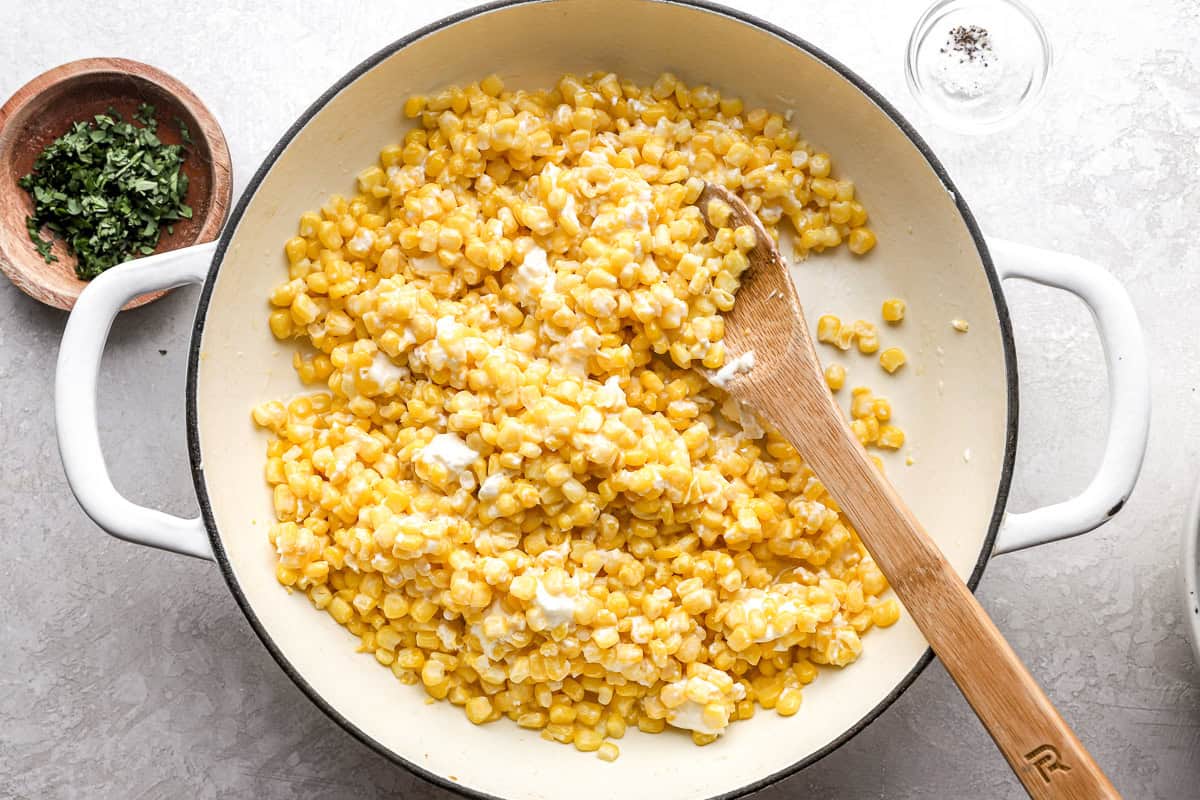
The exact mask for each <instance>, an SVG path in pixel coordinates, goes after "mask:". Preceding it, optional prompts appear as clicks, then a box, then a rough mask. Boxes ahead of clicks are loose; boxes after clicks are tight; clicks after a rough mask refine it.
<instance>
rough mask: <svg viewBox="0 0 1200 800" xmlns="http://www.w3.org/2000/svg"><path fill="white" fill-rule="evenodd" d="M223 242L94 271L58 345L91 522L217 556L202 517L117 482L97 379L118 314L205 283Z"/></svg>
mask: <svg viewBox="0 0 1200 800" xmlns="http://www.w3.org/2000/svg"><path fill="white" fill-rule="evenodd" d="M216 247H217V244H216V242H209V243H206V244H199V245H195V246H193V247H186V248H183V249H182V250H172V251H170V252H166V253H159V254H157V255H153V256H149V257H148V258H139V259H137V260H135V261H129V262H126V263H124V264H121V265H119V266H116V267H113V268H112V269H109V270H106V271H105V272H104V273H102V274H101V275H100V276H99V277H97V278H95V279H94V280H93V281H92V282H91V283H90V284H88V287H87V288H86V289H84V290H83V293H82V294H80V295H79V300H78V301H76V303H75V308H74V310H73V311H72V312H71V316H70V318H69V319H68V320H67V327H66V330H65V331H63V338H62V343H61V345H60V346H59V350H58V369H57V373H56V375H55V384H54V414H55V420H56V428H57V433H58V451H59V453H60V454H61V455H62V461H63V467H64V468H65V469H66V473H67V483H68V484H70V486H71V491H72V492H73V493H74V494H75V499H76V500H78V501H79V505H80V506H82V507H83V510H84V512H85V513H86V514H87V515H88V516H89V517H91V518H92V521H93V522H95V523H96V524H97V525H99V526H100V527H101V528H103V529H104V530H105V531H107V532H108V533H110V534H112V535H113V536H115V537H117V538H118V539H124V540H125V541H128V542H134V543H136V544H144V545H149V546H150V547H158V548H161V549H163V550H170V551H171V552H174V553H183V554H184V555H189V556H195V557H196V558H207V559H210V560H211V559H212V557H213V555H212V547H211V545H210V544H209V541H208V534H207V532H206V531H205V528H204V521H203V520H202V519H200V518H199V517H197V518H194V519H183V518H181V517H175V516H172V515H170V514H165V513H163V512H161V511H155V510H153V509H150V508H145V507H144V506H139V505H137V504H136V503H133V502H130V501H129V500H127V499H126V498H124V497H123V496H121V494H120V493H119V492H118V491H117V489H116V487H114V486H113V483H112V479H111V478H110V477H109V475H108V468H107V466H106V465H105V463H104V454H103V453H102V452H101V450H100V429H99V427H98V422H97V417H96V381H97V378H98V377H99V374H100V359H101V356H103V355H104V344H105V342H106V341H107V340H108V333H109V330H110V329H111V328H112V323H113V319H114V318H115V317H116V316H117V312H118V311H120V310H121V306H123V305H125V303H127V302H128V301H129V300H132V299H133V298H134V297H137V296H138V295H140V294H144V293H146V292H150V291H154V290H157V289H167V288H172V287H175V286H182V285H184V284H188V283H202V282H203V281H204V277H205V275H206V274H207V272H208V265H209V263H210V262H211V261H212V256H213V253H214V252H215V250H216Z"/></svg>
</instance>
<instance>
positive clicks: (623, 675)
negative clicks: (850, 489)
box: [252, 73, 903, 761]
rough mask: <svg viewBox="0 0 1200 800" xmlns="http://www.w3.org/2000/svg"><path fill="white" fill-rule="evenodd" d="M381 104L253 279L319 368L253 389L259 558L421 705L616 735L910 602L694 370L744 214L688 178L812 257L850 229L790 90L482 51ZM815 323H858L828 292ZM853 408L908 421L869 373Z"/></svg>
mask: <svg viewBox="0 0 1200 800" xmlns="http://www.w3.org/2000/svg"><path fill="white" fill-rule="evenodd" d="M402 110H403V113H404V115H405V116H406V117H407V118H408V119H410V120H412V122H411V123H410V124H411V128H410V129H409V130H408V131H407V132H406V133H405V134H404V136H403V137H402V139H401V140H399V141H395V142H391V143H388V144H387V145H386V146H385V147H384V148H383V149H382V150H381V151H380V153H379V159H378V161H377V163H375V164H371V165H367V166H366V168H365V169H363V170H362V171H360V172H358V173H357V176H356V177H357V181H356V190H357V193H356V194H354V195H353V196H345V197H343V196H333V197H330V198H329V199H328V200H327V201H326V202H325V203H324V205H322V207H321V208H320V209H318V210H315V211H312V212H309V213H306V214H304V215H303V216H302V217H301V219H300V222H299V226H298V230H297V232H296V235H294V236H292V237H290V238H288V239H287V240H286V241H285V242H284V243H283V247H282V249H283V254H282V257H281V259H280V260H281V262H285V263H282V264H281V267H282V270H283V271H284V272H285V274H284V275H282V278H284V279H283V280H281V282H280V284H279V285H278V286H276V287H275V288H274V289H273V290H272V291H271V292H270V293H269V295H268V296H267V298H265V299H267V300H268V301H269V306H268V310H267V312H266V313H267V314H268V325H269V328H270V331H271V334H272V335H273V336H274V337H275V338H276V339H278V340H281V341H290V340H293V339H295V340H296V341H297V343H298V344H299V345H300V346H301V347H302V348H303V349H302V350H297V352H296V353H294V354H293V356H294V357H293V366H294V368H295V370H296V373H297V375H298V377H299V378H300V379H301V380H302V381H303V382H304V383H305V384H308V385H310V386H312V387H313V391H312V393H311V394H308V395H302V396H299V397H296V398H293V399H292V400H291V401H289V402H286V403H284V402H278V401H267V402H265V403H262V404H260V405H259V406H257V407H255V408H254V410H253V414H252V418H253V421H254V423H255V424H256V425H258V426H259V427H261V428H262V429H263V430H264V432H265V434H266V435H267V437H268V438H269V443H268V444H267V454H266V466H265V469H264V475H265V477H266V481H267V483H268V485H269V486H270V491H271V492H272V495H271V502H272V507H273V508H274V511H275V515H276V520H277V521H276V522H275V524H272V525H270V526H269V531H268V541H269V545H270V547H271V548H272V552H273V553H274V554H275V557H276V560H275V564H274V569H275V576H276V579H277V580H278V582H279V583H281V584H282V585H284V586H285V587H288V590H289V591H302V592H304V593H305V596H307V597H308V598H309V600H310V601H311V602H312V603H313V605H314V606H315V607H317V608H319V609H322V610H324V611H325V612H326V613H328V614H329V615H330V616H331V617H332V618H333V619H334V620H336V621H337V622H338V623H340V624H341V625H343V626H345V628H346V629H347V630H348V631H349V632H350V633H351V634H353V635H354V636H355V637H356V643H357V646H358V647H359V649H360V651H362V652H369V653H371V654H372V655H373V657H374V659H375V661H377V662H378V663H379V664H380V665H382V666H385V667H387V668H388V669H389V670H391V672H392V673H393V674H394V675H395V676H396V678H397V679H398V680H400V681H401V682H402V683H405V684H406V685H419V686H421V687H422V688H423V690H424V691H425V693H426V694H427V695H428V699H429V700H430V702H432V701H435V700H443V699H444V700H448V701H450V703H452V704H454V705H458V706H461V707H462V708H463V713H464V714H465V715H466V717H467V719H468V720H469V721H470V722H472V723H474V724H477V725H482V724H486V723H488V722H490V721H492V720H495V719H498V718H499V717H501V716H505V717H508V718H510V719H512V720H513V721H515V722H516V723H517V724H518V725H519V726H521V727H524V728H527V729H530V730H538V731H540V732H541V735H542V736H543V737H544V738H547V739H549V740H552V741H557V742H560V743H564V744H573V745H574V746H575V747H576V748H577V749H578V750H581V751H584V752H595V753H596V754H597V757H599V758H601V759H603V760H605V761H612V760H614V759H616V758H617V756H618V754H619V750H618V748H617V746H616V745H615V744H613V742H612V741H611V740H614V739H618V738H621V737H622V736H624V734H625V733H626V730H627V728H628V727H629V726H631V725H637V727H638V728H639V730H642V731H645V732H651V733H656V732H660V731H662V730H665V729H666V728H667V727H669V726H672V723H673V722H679V721H680V720H679V719H678V715H679V714H689V713H690V714H698V715H699V716H700V718H701V719H702V720H703V721H704V723H705V724H706V725H707V726H708V727H709V728H711V729H712V730H714V731H718V730H723V729H724V728H725V727H727V726H728V725H730V724H731V723H732V722H733V721H737V720H743V719H750V718H751V717H752V716H753V715H754V710H755V708H756V707H758V706H761V707H764V708H774V709H776V710H777V711H778V713H780V714H781V715H784V716H788V715H791V714H795V713H796V711H797V709H798V708H799V705H800V689H799V688H798V687H799V686H802V685H805V684H807V683H809V682H811V681H812V680H813V679H814V678H815V677H816V676H817V672H818V668H817V666H815V665H820V664H836V665H838V666H845V665H846V664H848V663H849V662H850V661H852V660H853V659H854V658H855V657H856V656H857V655H858V653H859V652H860V651H861V643H860V642H859V639H858V635H859V634H860V633H865V632H866V631H867V630H868V629H869V628H870V627H872V626H879V625H882V624H884V623H886V624H892V623H893V622H894V621H895V619H894V617H893V616H891V615H892V614H893V613H894V614H896V615H898V613H899V609H898V606H896V604H895V603H894V602H892V603H891V605H889V604H888V601H882V600H880V599H879V595H880V593H881V592H882V591H884V589H885V588H886V584H885V582H884V581H883V579H882V574H881V573H879V571H878V570H877V569H876V568H875V567H874V565H873V562H872V561H871V560H870V558H869V556H867V555H866V554H865V551H863V550H862V548H861V545H860V543H859V542H858V540H857V538H856V536H855V534H854V533H853V531H852V529H851V528H850V527H849V526H848V525H847V524H846V523H845V522H844V520H842V518H841V516H840V512H838V510H837V505H836V503H835V502H834V501H833V499H832V498H830V497H829V496H828V494H827V493H826V492H825V489H824V487H823V486H822V485H821V484H820V483H819V481H817V480H816V478H815V477H813V475H812V473H811V470H809V468H808V467H807V466H806V465H805V464H804V462H803V460H802V459H801V456H800V455H799V454H798V453H797V452H796V451H795V449H794V448H793V447H792V446H791V445H790V444H788V442H787V441H786V440H784V439H782V438H781V437H779V436H778V435H777V434H776V433H774V432H773V431H765V432H759V431H758V430H757V427H758V426H757V425H755V424H752V423H754V420H753V418H752V417H749V416H747V415H746V412H745V410H744V409H742V408H740V407H739V406H738V404H737V403H736V402H734V401H733V400H732V399H731V398H729V397H728V396H727V395H726V394H725V393H724V392H723V391H722V390H720V389H719V388H716V387H713V386H711V385H709V384H708V383H707V382H706V381H705V380H704V378H703V377H702V376H701V374H700V373H698V372H697V371H696V370H695V369H694V367H698V366H703V367H705V368H707V369H709V370H720V369H721V367H723V366H725V364H726V361H727V360H728V359H727V357H726V347H725V342H724V337H725V319H724V317H723V314H724V312H727V311H729V310H730V309H731V308H733V306H734V304H735V302H736V298H737V291H738V288H739V285H740V276H741V275H742V273H743V271H744V270H745V269H746V268H747V266H748V263H749V262H748V258H747V254H748V252H749V251H750V250H751V249H752V248H754V247H755V246H756V245H757V244H758V241H757V235H756V234H755V229H754V228H753V227H752V226H747V225H743V226H737V227H734V220H733V213H732V209H731V208H730V207H729V206H728V205H727V204H725V203H721V202H716V203H711V204H706V205H705V206H704V207H703V208H698V207H697V198H698V197H699V195H700V192H701V190H702V188H703V185H704V180H706V179H709V178H708V176H711V175H714V174H716V175H719V176H720V177H721V179H722V180H723V181H724V182H725V184H726V185H727V186H729V187H730V189H731V190H732V191H736V192H737V193H738V195H739V196H740V197H741V198H742V200H743V201H744V202H745V203H746V204H747V206H748V207H749V208H750V210H751V211H752V212H755V213H757V214H758V215H759V219H760V221H761V222H762V223H763V225H764V226H765V228H766V230H767V232H768V234H769V235H771V236H772V237H776V236H778V235H779V234H780V233H781V229H780V227H779V226H780V225H786V224H790V225H792V226H793V227H794V228H795V232H796V234H797V235H796V236H795V239H794V240H795V242H796V246H797V249H798V250H799V254H800V255H801V256H804V255H806V254H809V253H819V252H821V251H823V250H826V249H828V248H833V247H838V246H840V245H841V244H842V243H843V242H846V243H847V245H848V247H849V249H850V250H851V251H852V252H855V253H864V252H867V251H868V250H870V249H871V247H873V246H874V244H875V240H874V234H872V233H871V232H870V230H868V229H867V228H865V227H864V225H865V223H866V220H867V212H866V209H865V208H864V207H863V206H862V204H861V203H860V202H859V201H858V200H856V199H855V188H854V185H853V183H851V182H850V181H848V180H845V179H844V178H842V177H841V176H839V175H837V174H836V173H835V172H834V168H833V163H832V159H831V158H830V156H829V155H828V154H825V153H815V152H813V151H812V150H811V149H810V148H809V147H808V145H807V144H805V143H804V141H803V140H802V139H801V138H800V136H799V134H798V133H797V132H796V131H795V130H793V129H792V128H791V127H790V126H789V124H788V122H787V120H786V119H785V117H784V116H782V115H780V114H777V113H773V112H771V111H770V110H768V109H751V110H746V109H745V108H744V107H743V104H742V102H741V101H740V100H738V99H737V98H726V97H722V96H721V95H720V93H719V92H718V91H717V90H715V89H713V88H712V87H708V86H694V87H689V86H687V85H686V84H684V83H683V82H682V81H680V80H679V79H678V78H677V77H675V76H672V75H663V76H661V77H660V78H659V79H658V80H657V81H655V82H654V83H653V85H652V86H648V87H638V86H636V85H634V84H632V83H629V82H627V81H622V80H621V79H620V78H619V77H618V76H616V75H612V74H604V73H594V74H589V75H586V76H579V75H567V76H564V77H563V78H562V79H561V80H560V81H559V82H558V84H557V85H556V86H554V87H553V91H545V92H537V91H529V90H524V89H522V90H513V89H509V88H506V87H505V86H504V84H503V81H502V80H501V79H500V78H499V77H498V76H494V75H493V76H488V77H486V78H484V79H482V80H480V81H479V82H478V83H474V84H470V85H467V86H459V87H449V88H446V89H444V90H440V91H437V92H434V93H432V94H429V95H426V96H415V97H412V98H409V99H408V100H407V101H406V102H404V104H403V109H402ZM685 131H686V135H680V134H681V133H683V132H685ZM784 217H786V218H787V221H786V222H785V221H784ZM709 224H711V225H712V226H713V227H714V228H715V230H713V231H712V233H711V234H710V229H709V227H708V225H709ZM887 314H888V312H886V311H885V319H887V318H888V317H887ZM817 339H818V340H819V341H821V342H823V343H827V344H832V345H834V346H836V347H839V348H841V349H842V350H849V349H850V348H852V347H854V346H855V344H856V343H857V346H858V349H859V350H860V351H862V352H865V353H873V352H875V351H876V350H877V349H878V331H877V329H876V328H875V326H874V325H871V324H869V323H866V322H864V321H861V320H860V321H858V322H856V323H854V324H849V323H847V324H843V323H842V321H841V320H839V319H838V318H837V317H835V316H832V315H826V316H823V317H821V318H820V319H819V320H818V322H817ZM881 363H882V362H881ZM825 379H826V381H827V383H828V385H829V386H830V388H831V390H833V391H837V390H839V389H841V388H842V387H843V386H844V384H845V380H846V370H845V367H843V366H841V365H837V364H830V365H829V366H828V367H827V368H826V370H825ZM852 410H853V412H854V414H853V416H854V422H853V424H854V426H855V428H856V433H857V434H858V435H859V436H860V439H861V440H862V441H864V443H866V444H868V445H871V446H874V447H884V448H886V447H899V446H901V445H902V443H903V433H902V432H900V430H899V429H898V428H895V427H894V426H893V425H891V424H890V420H891V416H892V410H891V406H890V404H888V403H887V401H886V400H884V399H882V398H876V397H873V396H872V395H871V394H870V392H865V393H862V392H859V391H858V390H856V392H855V398H854V400H853V402H852ZM896 442H899V443H900V444H896ZM664 532H666V533H669V535H668V536H664ZM785 565H786V567H785ZM802 575H803V576H815V575H820V576H821V578H820V579H819V583H818V584H815V585H810V583H811V582H807V583H806V582H805V580H804V579H801V576H802ZM836 609H844V612H843V613H842V614H839V613H838V612H837V611H836ZM889 620H890V621H889ZM834 642H836V643H837V646H834ZM685 706H686V708H685ZM716 738H717V735H716V733H700V732H692V740H693V741H694V742H695V743H696V744H707V743H709V742H712V741H714V740H715V739H716Z"/></svg>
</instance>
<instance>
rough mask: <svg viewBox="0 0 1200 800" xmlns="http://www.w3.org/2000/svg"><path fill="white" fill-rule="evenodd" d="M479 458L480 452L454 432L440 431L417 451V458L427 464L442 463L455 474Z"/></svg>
mask: <svg viewBox="0 0 1200 800" xmlns="http://www.w3.org/2000/svg"><path fill="white" fill-rule="evenodd" d="M477 458H479V453H476V452H475V451H474V450H472V449H471V448H470V446H469V445H468V444H467V443H466V442H464V441H463V440H462V439H460V438H458V436H457V435H455V434H453V433H439V434H438V435H437V436H434V437H433V440H432V441H431V442H430V443H429V444H427V445H425V446H424V447H423V448H421V449H420V450H419V451H418V452H417V460H419V461H424V462H425V463H427V464H441V465H442V466H443V467H445V468H446V470H447V471H448V472H450V473H451V474H453V475H458V474H460V473H461V472H462V471H463V470H465V469H467V468H468V467H470V466H471V465H472V464H474V463H475V459H477Z"/></svg>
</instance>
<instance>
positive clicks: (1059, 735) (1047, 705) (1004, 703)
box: [756, 375, 1120, 800]
mask: <svg viewBox="0 0 1200 800" xmlns="http://www.w3.org/2000/svg"><path fill="white" fill-rule="evenodd" d="M792 377H793V378H794V381H795V382H793V383H792V386H793V391H792V392H791V393H790V394H787V393H778V392H769V393H768V392H764V393H763V394H762V395H760V397H759V398H756V399H761V400H762V401H763V403H762V406H760V410H761V411H762V412H763V414H764V416H765V417H766V418H767V419H771V420H773V421H774V422H775V423H776V424H777V425H778V426H779V429H780V432H781V433H783V434H784V435H785V436H786V437H788V438H789V439H790V440H791V441H792V442H793V443H794V444H796V445H797V447H799V448H800V451H801V455H802V456H803V457H804V458H805V460H806V461H807V462H808V463H809V465H810V466H811V467H812V468H813V470H814V471H815V472H816V474H817V475H818V476H819V477H820V478H821V481H822V482H823V483H824V484H825V487H826V488H827V489H828V490H829V492H830V494H831V495H832V496H833V497H834V498H835V499H836V500H837V502H838V503H839V504H840V506H841V508H842V510H843V511H844V512H845V513H846V515H847V516H848V518H849V519H850V521H851V522H852V523H853V524H854V526H855V529H856V530H857V532H858V534H859V537H860V538H861V539H862V542H863V544H865V545H866V547H867V549H868V550H869V551H870V552H871V555H872V557H873V558H874V559H875V561H876V563H877V564H878V565H879V567H880V569H881V570H883V573H884V574H885V575H886V576H887V578H888V580H889V582H890V583H891V585H892V587H893V588H894V589H895V591H896V594H897V595H898V596H899V598H900V600H901V601H902V602H903V603H904V606H905V608H906V609H907V611H908V613H909V614H911V615H912V617H913V619H914V620H915V621H916V623H917V626H918V627H919V628H920V629H921V633H923V634H924V635H925V638H926V640H928V642H929V645H930V646H931V647H932V648H933V651H934V652H935V653H937V656H938V658H940V659H941V661H942V664H943V665H945V667H946V671H947V672H949V673H950V676H951V677H952V678H953V679H954V682H955V683H957V684H958V687H959V689H960V690H961V691H962V693H963V695H964V696H965V697H966V698H967V702H968V703H970V704H971V708H973V709H974V710H975V713H976V714H977V715H978V716H979V719H980V720H981V721H982V722H983V724H984V727H986V728H987V731H988V733H990V734H991V736H992V739H993V740H994V741H995V742H996V745H997V746H998V747H999V748H1000V751H1001V752H1002V753H1003V754H1004V757H1005V758H1006V759H1007V760H1008V763H1009V766H1011V767H1012V769H1013V772H1015V773H1016V775H1017V777H1018V778H1019V779H1020V781H1021V783H1022V784H1024V786H1025V789H1026V791H1027V792H1029V795H1030V797H1034V798H1047V800H1063V799H1068V800H1103V799H1104V798H1119V797H1120V794H1119V793H1118V792H1117V790H1116V789H1115V788H1113V785H1112V784H1111V783H1110V782H1109V780H1108V778H1107V777H1105V775H1104V773H1103V772H1102V771H1101V769H1100V767H1099V766H1098V765H1097V764H1096V762H1095V761H1094V760H1092V757H1091V755H1090V754H1089V753H1088V752H1087V750H1086V749H1084V747H1083V745H1082V744H1081V743H1080V741H1079V739H1078V738H1076V736H1075V733H1074V732H1073V731H1072V730H1071V728H1070V727H1069V726H1068V725H1067V723H1066V722H1065V721H1064V720H1063V718H1062V717H1061V716H1059V714H1058V711H1057V710H1056V709H1055V708H1054V706H1053V705H1052V704H1051V702H1050V700H1049V698H1047V697H1046V694H1045V693H1044V692H1043V691H1042V689H1041V687H1040V686H1038V684H1037V681H1035V680H1034V679H1033V676H1032V675H1030V674H1029V671H1028V670H1027V669H1026V668H1025V665H1024V664H1022V663H1021V660H1020V659H1019V658H1018V657H1017V654H1016V653H1014V652H1013V650H1012V648H1011V647H1010V646H1009V645H1008V642H1006V641H1005V640H1004V637H1003V636H1002V635H1001V634H1000V631H998V630H997V629H996V625H995V623H993V622H992V620H991V618H990V617H988V615H987V612H985V611H984V610H983V608H982V607H981V606H980V605H979V602H978V601H977V600H976V599H975V596H974V595H973V594H972V593H971V590H970V589H968V588H967V586H966V584H965V583H963V581H962V580H961V579H960V578H959V576H958V574H957V573H955V571H954V569H953V568H952V567H951V566H950V564H949V563H948V562H947V561H946V558H945V556H943V555H942V552H941V551H940V550H939V549H938V547H937V545H936V544H934V542H933V540H932V539H931V538H930V537H929V534H928V533H926V532H925V529H924V528H922V527H921V524H920V523H919V522H918V521H917V519H916V517H915V516H914V515H913V514H912V512H911V511H910V510H909V509H908V506H906V505H905V503H904V501H903V500H901V499H900V496H899V495H898V494H897V493H896V490H895V489H894V488H893V487H892V486H891V484H890V483H889V482H888V481H887V479H886V478H884V477H883V476H882V475H881V474H880V472H879V470H878V469H876V467H875V465H874V464H873V463H871V461H870V459H869V458H868V457H867V454H866V451H864V450H863V448H862V446H861V445H860V444H859V443H858V441H857V440H856V439H855V438H854V436H853V434H852V433H851V432H850V430H849V428H848V427H847V426H846V425H845V423H844V422H843V418H842V416H841V412H840V410H838V409H837V408H836V405H835V406H834V408H833V409H829V408H819V407H814V406H816V405H817V400H818V399H819V398H817V399H814V398H813V397H812V396H811V394H810V395H809V396H808V397H807V398H806V397H805V396H804V395H805V394H806V393H805V392H803V391H801V392H800V393H799V395H800V396H797V392H796V391H794V388H795V387H796V386H798V385H803V384H804V383H807V382H808V381H806V379H805V377H804V376H802V375H794V376H792ZM809 380H811V379H809ZM821 390H822V395H823V396H824V397H825V398H827V401H828V402H829V403H830V404H832V403H833V401H832V398H830V397H829V395H828V392H827V391H825V390H824V387H823V386H822V387H821ZM763 406H771V407H763Z"/></svg>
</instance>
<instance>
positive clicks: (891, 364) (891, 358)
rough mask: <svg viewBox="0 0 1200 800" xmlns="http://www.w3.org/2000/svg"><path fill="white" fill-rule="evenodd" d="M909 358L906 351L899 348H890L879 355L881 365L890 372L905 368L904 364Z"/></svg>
mask: <svg viewBox="0 0 1200 800" xmlns="http://www.w3.org/2000/svg"><path fill="white" fill-rule="evenodd" d="M907 360H908V357H907V356H905V355H904V351H903V350H901V349H900V348H899V347H889V348H888V349H887V350H884V351H883V352H882V353H880V354H879V365H880V366H881V367H883V368H884V369H885V370H887V371H888V372H895V371H896V370H898V369H900V368H901V367H903V366H904V362H906V361H907Z"/></svg>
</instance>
